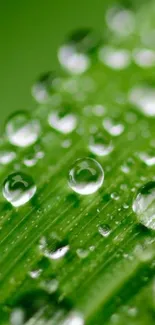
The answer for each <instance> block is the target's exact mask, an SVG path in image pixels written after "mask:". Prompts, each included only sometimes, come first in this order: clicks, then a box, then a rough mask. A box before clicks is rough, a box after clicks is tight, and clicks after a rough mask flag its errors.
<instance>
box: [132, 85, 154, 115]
mask: <svg viewBox="0 0 155 325" xmlns="http://www.w3.org/2000/svg"><path fill="white" fill-rule="evenodd" d="M129 101H130V102H131V103H132V104H134V105H136V107H137V108H138V109H139V110H140V111H141V112H142V113H143V114H145V115H146V116H155V89H154V88H152V87H149V86H136V87H133V88H132V89H131V91H130V92H129Z"/></svg>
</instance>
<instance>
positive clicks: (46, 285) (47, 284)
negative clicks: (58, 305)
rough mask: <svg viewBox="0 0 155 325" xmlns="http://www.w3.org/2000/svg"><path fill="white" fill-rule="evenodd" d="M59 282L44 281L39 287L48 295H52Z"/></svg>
mask: <svg viewBox="0 0 155 325" xmlns="http://www.w3.org/2000/svg"><path fill="white" fill-rule="evenodd" d="M58 286H59V282H58V280H57V279H48V280H47V279H46V280H44V281H42V282H41V283H40V287H41V288H42V289H44V290H45V291H47V292H48V293H54V292H56V291H57V289H58Z"/></svg>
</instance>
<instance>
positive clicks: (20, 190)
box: [3, 172, 37, 207]
mask: <svg viewBox="0 0 155 325" xmlns="http://www.w3.org/2000/svg"><path fill="white" fill-rule="evenodd" d="M36 189H37V188H36V185H35V184H34V181H33V179H32V177H31V176H29V175H27V174H24V173H22V172H16V173H13V174H11V175H9V176H8V177H7V178H6V179H5V181H4V184H3V196H4V197H5V199H6V200H7V201H8V202H10V203H11V204H12V205H13V206H15V207H19V206H21V205H23V204H25V203H27V202H28V201H30V199H31V198H32V197H33V196H34V194H35V193H36Z"/></svg>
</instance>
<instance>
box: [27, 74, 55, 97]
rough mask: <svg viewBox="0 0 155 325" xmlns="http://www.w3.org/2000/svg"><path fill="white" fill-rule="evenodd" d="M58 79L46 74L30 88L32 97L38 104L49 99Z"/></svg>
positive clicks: (53, 75)
mask: <svg viewBox="0 0 155 325" xmlns="http://www.w3.org/2000/svg"><path fill="white" fill-rule="evenodd" d="M58 82H59V78H58V77H57V76H56V75H55V74H54V73H53V72H48V73H46V74H44V75H42V76H41V77H40V79H39V80H37V81H36V83H35V84H34V85H33V86H32V95H33V97H34V98H35V100H36V101H37V102H39V103H46V102H48V101H49V100H50V99H51V96H52V94H53V93H54V91H55V90H56V85H57V83H58Z"/></svg>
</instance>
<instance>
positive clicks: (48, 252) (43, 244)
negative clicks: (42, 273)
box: [39, 237, 70, 260]
mask: <svg viewBox="0 0 155 325" xmlns="http://www.w3.org/2000/svg"><path fill="white" fill-rule="evenodd" d="M51 240H52V241H53V240H54V238H53V237H48V238H46V237H42V238H41V240H40V242H39V249H40V251H41V252H42V253H43V255H44V256H46V257H48V258H50V259H51V260H59V259H60V258H62V257H64V256H65V255H66V254H67V253H68V251H69V248H70V247H69V245H61V244H60V242H57V243H56V247H52V245H51V244H52V243H51Z"/></svg>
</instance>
